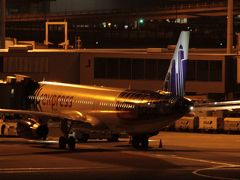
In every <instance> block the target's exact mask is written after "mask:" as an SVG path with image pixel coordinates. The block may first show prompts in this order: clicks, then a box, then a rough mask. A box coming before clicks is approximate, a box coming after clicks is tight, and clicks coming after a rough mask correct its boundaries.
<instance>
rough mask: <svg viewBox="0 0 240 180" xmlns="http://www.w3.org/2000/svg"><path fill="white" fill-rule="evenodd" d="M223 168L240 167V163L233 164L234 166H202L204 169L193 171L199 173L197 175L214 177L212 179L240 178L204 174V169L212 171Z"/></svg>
mask: <svg viewBox="0 0 240 180" xmlns="http://www.w3.org/2000/svg"><path fill="white" fill-rule="evenodd" d="M223 168H228V169H230V170H231V168H234V169H235V168H238V169H240V165H233V166H215V167H210V168H202V169H197V170H195V171H193V172H192V173H193V174H195V175H197V176H201V177H206V178H212V179H223V180H240V179H236V178H230V177H220V176H210V175H205V174H202V173H201V172H202V171H212V170H221V169H223Z"/></svg>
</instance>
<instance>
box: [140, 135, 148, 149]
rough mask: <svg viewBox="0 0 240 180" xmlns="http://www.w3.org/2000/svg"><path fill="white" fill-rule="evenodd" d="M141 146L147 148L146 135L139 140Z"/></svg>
mask: <svg viewBox="0 0 240 180" xmlns="http://www.w3.org/2000/svg"><path fill="white" fill-rule="evenodd" d="M141 148H142V149H144V150H147V149H148V137H143V138H142V140H141Z"/></svg>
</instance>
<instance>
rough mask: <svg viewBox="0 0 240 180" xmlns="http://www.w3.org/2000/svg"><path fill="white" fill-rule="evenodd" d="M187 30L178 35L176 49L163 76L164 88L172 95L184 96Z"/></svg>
mask: <svg viewBox="0 0 240 180" xmlns="http://www.w3.org/2000/svg"><path fill="white" fill-rule="evenodd" d="M188 43H189V32H186V31H183V32H182V33H181V35H180V37H179V40H178V43H177V46H176V49H175V51H174V54H173V58H172V60H171V64H170V67H169V69H168V73H167V76H166V78H165V89H166V90H168V91H170V92H172V93H173V95H174V96H178V97H183V96H184V92H185V90H184V88H185V87H184V86H185V77H186V67H187V64H186V63H187V58H188Z"/></svg>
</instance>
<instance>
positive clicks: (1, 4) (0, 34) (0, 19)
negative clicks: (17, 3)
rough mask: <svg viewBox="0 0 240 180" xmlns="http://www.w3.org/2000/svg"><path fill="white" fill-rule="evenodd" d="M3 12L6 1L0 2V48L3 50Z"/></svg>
mask: <svg viewBox="0 0 240 180" xmlns="http://www.w3.org/2000/svg"><path fill="white" fill-rule="evenodd" d="M5 10H6V0H0V48H3V49H4V48H5Z"/></svg>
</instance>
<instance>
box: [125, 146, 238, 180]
mask: <svg viewBox="0 0 240 180" xmlns="http://www.w3.org/2000/svg"><path fill="white" fill-rule="evenodd" d="M122 152H123V153H126V154H133V155H141V156H146V157H153V158H161V157H162V158H166V157H168V158H169V157H170V158H174V159H180V160H187V161H194V162H200V163H205V164H212V165H214V166H213V167H209V168H201V169H197V170H194V171H193V172H192V173H193V174H195V175H197V176H201V177H206V178H211V179H222V180H240V179H236V178H230V177H229V178H228V177H219V176H210V175H205V174H202V173H201V172H202V171H207V170H221V169H223V168H229V169H232V168H239V169H240V164H232V163H225V162H218V161H211V160H205V159H196V158H188V157H182V156H177V155H162V154H150V153H148V152H132V151H122Z"/></svg>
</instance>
